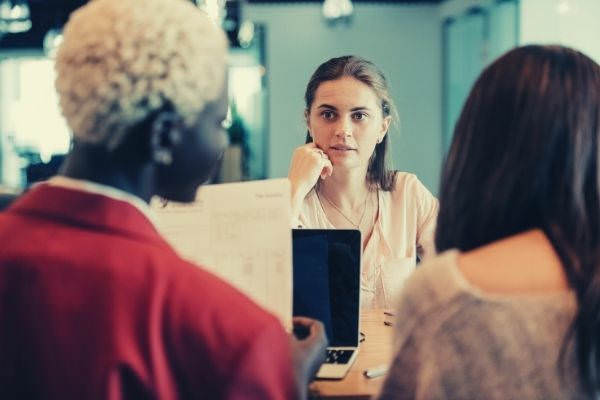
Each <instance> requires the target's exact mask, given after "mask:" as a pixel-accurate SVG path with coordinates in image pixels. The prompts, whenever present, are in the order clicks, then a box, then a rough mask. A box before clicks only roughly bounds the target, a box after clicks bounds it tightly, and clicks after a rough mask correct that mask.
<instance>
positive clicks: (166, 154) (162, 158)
mask: <svg viewBox="0 0 600 400" xmlns="http://www.w3.org/2000/svg"><path fill="white" fill-rule="evenodd" d="M153 158H154V161H156V163H158V164H161V165H171V164H172V163H173V156H172V155H171V152H170V151H168V150H157V151H155V152H154V156H153Z"/></svg>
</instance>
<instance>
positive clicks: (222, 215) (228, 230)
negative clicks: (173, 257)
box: [152, 179, 292, 328]
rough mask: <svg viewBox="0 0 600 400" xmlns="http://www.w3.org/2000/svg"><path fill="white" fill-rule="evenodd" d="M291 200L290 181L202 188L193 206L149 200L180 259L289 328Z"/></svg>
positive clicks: (163, 232) (161, 227)
mask: <svg viewBox="0 0 600 400" xmlns="http://www.w3.org/2000/svg"><path fill="white" fill-rule="evenodd" d="M290 201H291V200H290V183H289V181H288V180H287V179H269V180H263V181H251V182H243V183H228V184H220V185H208V186H201V187H200V189H199V191H198V196H197V199H196V201H195V202H194V203H192V204H180V203H173V202H168V203H167V204H166V205H163V204H162V203H161V201H160V200H154V201H153V202H152V208H153V209H154V211H155V213H156V216H157V218H156V219H157V221H156V223H157V226H158V229H159V231H160V232H161V233H162V234H163V236H164V237H165V238H166V239H167V241H168V242H169V243H170V244H171V245H172V246H173V247H174V248H175V249H176V250H177V251H178V252H179V254H180V255H181V256H182V257H183V258H185V259H187V260H190V261H192V262H194V263H197V264H200V265H201V266H202V267H203V268H206V269H207V270H209V271H211V272H212V273H214V274H215V275H217V276H219V277H221V278H222V279H224V280H226V281H227V282H229V283H231V284H232V285H233V286H235V287H237V288H238V289H239V290H241V291H242V292H244V293H245V294H246V295H247V296H249V297H250V298H252V299H253V300H254V301H255V302H257V303H258V304H260V305H261V306H263V307H264V308H266V309H267V310H269V311H271V312H272V313H273V314H275V315H276V316H278V317H279V318H280V320H281V322H282V324H283V325H284V327H286V328H290V327H291V325H292V323H291V318H292V238H291V229H290V215H291V204H290ZM198 295H199V296H201V295H202V294H201V293H199V294H198ZM223 301H227V299H223Z"/></svg>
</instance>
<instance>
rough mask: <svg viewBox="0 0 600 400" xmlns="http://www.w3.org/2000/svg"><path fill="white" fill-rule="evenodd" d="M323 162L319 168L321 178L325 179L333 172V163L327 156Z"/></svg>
mask: <svg viewBox="0 0 600 400" xmlns="http://www.w3.org/2000/svg"><path fill="white" fill-rule="evenodd" d="M323 164H324V165H323V169H322V170H321V179H325V178H327V177H328V176H331V174H333V164H332V163H331V161H330V160H329V158H328V159H327V160H325V162H324V163H323Z"/></svg>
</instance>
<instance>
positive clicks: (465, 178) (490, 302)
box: [381, 46, 600, 399]
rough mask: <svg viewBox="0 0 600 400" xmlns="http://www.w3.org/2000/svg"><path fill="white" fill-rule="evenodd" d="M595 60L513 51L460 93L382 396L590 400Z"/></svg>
mask: <svg viewBox="0 0 600 400" xmlns="http://www.w3.org/2000/svg"><path fill="white" fill-rule="evenodd" d="M599 133H600V67H599V66H598V65H597V64H596V63H595V62H594V61H592V60H591V59H589V58H588V57H586V56H585V55H583V54H581V53H579V52H577V51H574V50H571V49H568V48H564V47H558V46H549V47H544V46H526V47H522V48H517V49H515V50H512V51H510V52H509V53H507V54H506V55H504V56H503V57H501V58H500V59H499V60H497V61H496V62H494V63H493V64H492V65H491V66H489V67H488V68H487V69H486V70H485V71H484V72H483V73H482V75H481V76H480V77H479V79H478V80H477V82H476V83H475V86H474V87H473V90H472V91H471V93H470V95H469V97H468V99H467V101H466V104H465V106H464V108H463V110H462V114H461V116H460V118H459V120H458V123H457V125H456V128H455V131H454V139H453V143H452V146H451V148H450V153H449V155H448V158H447V160H446V164H445V168H444V171H443V178H442V185H441V198H440V215H439V219H438V227H437V233H436V245H437V248H438V250H439V251H444V253H442V254H440V255H439V256H438V257H436V258H433V259H431V260H429V261H428V262H427V263H425V265H423V266H422V268H420V269H419V271H417V272H416V273H415V274H414V275H413V276H412V277H411V279H410V280H409V281H408V282H407V284H406V288H405V291H404V292H403V296H402V301H401V306H400V313H399V315H398V319H399V320H400V321H402V323H401V324H399V328H398V332H397V337H396V342H395V343H396V346H397V351H398V353H397V355H396V357H395V359H394V361H393V366H392V368H391V370H390V373H389V376H388V379H387V381H386V383H385V384H384V388H383V392H382V394H381V398H382V399H392V398H398V399H403V398H411V399H413V398H416V399H429V398H435V399H459V398H463V399H466V398H468V399H477V398H481V399H575V398H596V397H597V396H598V389H599V382H600V381H599V378H600V374H599V368H600V359H599V358H598V352H599V350H600V325H599V323H598V321H599V319H600V287H599V286H598V282H599V280H600V273H599V270H598V267H599V265H600V167H599V165H600V164H599V163H600V159H599V154H600V141H599V139H600V137H599Z"/></svg>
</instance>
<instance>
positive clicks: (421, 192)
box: [391, 171, 433, 199]
mask: <svg viewBox="0 0 600 400" xmlns="http://www.w3.org/2000/svg"><path fill="white" fill-rule="evenodd" d="M391 194H392V196H394V197H401V196H409V197H413V198H416V199H420V198H423V197H433V195H432V194H431V192H430V191H429V190H428V189H427V188H426V187H425V185H423V183H422V182H421V181H420V180H419V178H417V176H416V175H415V174H411V173H409V172H402V171H396V180H395V184H394V190H393V191H392V192H391Z"/></svg>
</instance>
